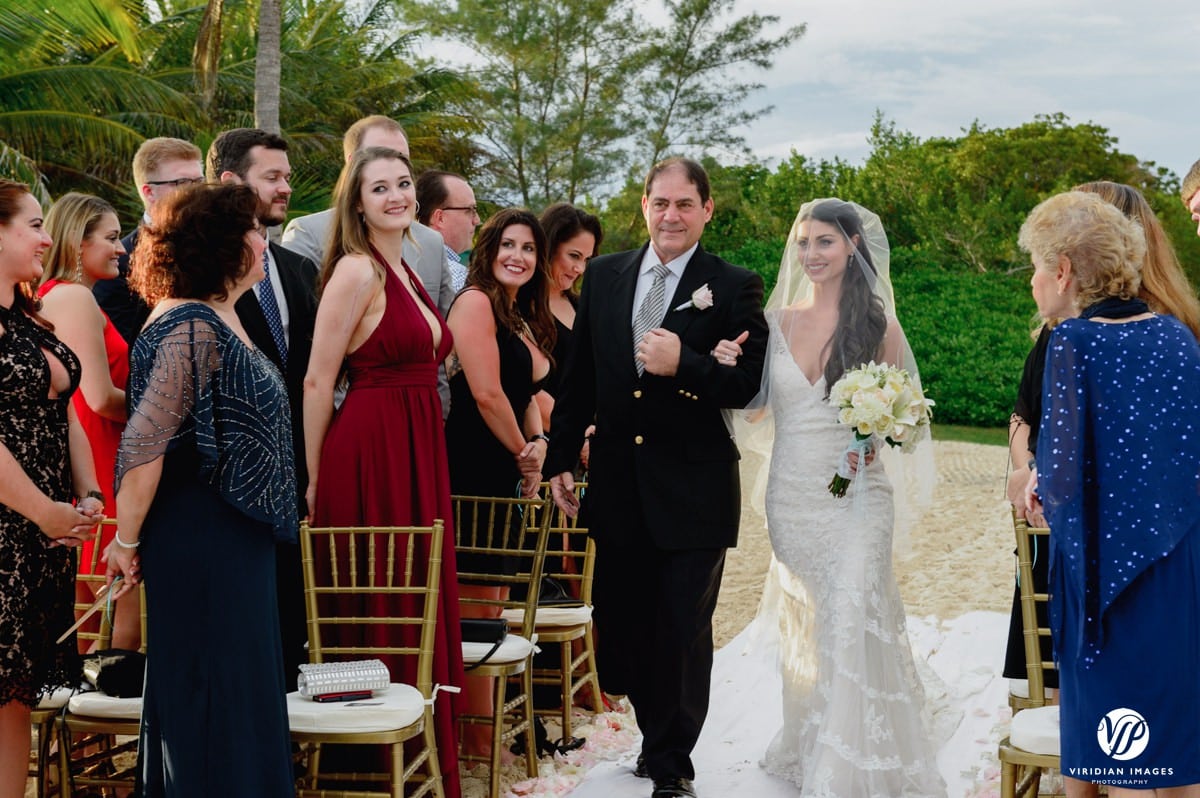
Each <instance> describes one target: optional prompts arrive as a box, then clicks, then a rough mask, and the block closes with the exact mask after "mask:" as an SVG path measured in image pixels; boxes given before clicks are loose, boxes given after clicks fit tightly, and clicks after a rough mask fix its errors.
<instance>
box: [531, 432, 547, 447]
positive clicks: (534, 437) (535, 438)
mask: <svg viewBox="0 0 1200 798" xmlns="http://www.w3.org/2000/svg"><path fill="white" fill-rule="evenodd" d="M534 441H545V442H546V445H547V446H549V445H550V436H549V435H547V434H546V433H544V432H539V433H538V434H537V435H531V436H530V438H529V442H530V443H533V442H534Z"/></svg>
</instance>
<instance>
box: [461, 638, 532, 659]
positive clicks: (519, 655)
mask: <svg viewBox="0 0 1200 798" xmlns="http://www.w3.org/2000/svg"><path fill="white" fill-rule="evenodd" d="M491 650H492V644H491V643H463V644H462V652H463V662H465V663H466V664H468V665H470V664H471V663H473V662H478V661H479V660H481V659H483V658H484V657H485V656H487V653H488V652H489V651H491ZM531 653H533V643H531V642H530V641H529V640H527V639H526V638H524V637H521V636H520V635H508V636H507V637H505V638H504V642H503V643H501V644H500V648H498V649H496V653H495V654H493V655H492V656H491V657H489V658H488V664H491V663H493V662H494V663H501V662H521V661H522V660H524V659H526V658H528V657H529V655H530V654H531Z"/></svg>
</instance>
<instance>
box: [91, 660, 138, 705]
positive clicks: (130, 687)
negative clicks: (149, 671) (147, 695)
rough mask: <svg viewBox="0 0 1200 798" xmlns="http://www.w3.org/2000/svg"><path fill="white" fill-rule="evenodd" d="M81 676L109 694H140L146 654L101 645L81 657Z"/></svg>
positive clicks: (118, 696)
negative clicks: (96, 649) (95, 650)
mask: <svg viewBox="0 0 1200 798" xmlns="http://www.w3.org/2000/svg"><path fill="white" fill-rule="evenodd" d="M83 677H84V678H85V679H87V681H88V682H89V683H90V684H91V685H92V686H93V687H95V688H96V689H97V690H100V691H102V692H104V694H105V695H109V696H112V697H113V698H140V697H141V695H142V686H143V685H144V684H145V682H146V655H145V654H143V653H141V652H140V651H128V650H126V649H123V648H105V649H101V650H100V651H97V652H95V653H92V654H88V655H87V656H86V657H84V658H83Z"/></svg>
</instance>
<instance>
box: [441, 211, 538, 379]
mask: <svg viewBox="0 0 1200 798" xmlns="http://www.w3.org/2000/svg"><path fill="white" fill-rule="evenodd" d="M514 225H523V226H525V227H528V228H529V230H530V232H531V233H533V241H534V245H535V246H536V247H537V268H535V269H534V271H533V277H531V278H530V279H529V282H527V283H525V285H523V286H521V287H520V288H519V289H517V301H516V302H515V303H510V302H509V301H508V295H507V294H506V293H505V292H504V288H503V287H502V286H501V285H500V283H499V282H497V280H496V275H495V274H494V273H493V271H492V266H493V264H494V263H495V261H496V256H497V255H498V254H499V252H500V240H501V239H502V238H503V237H504V231H505V230H506V229H508V228H509V227H512V226H514ZM471 287H474V288H478V289H479V290H480V291H482V292H483V293H485V294H487V297H488V299H489V300H491V303H492V315H494V316H495V317H496V323H497V324H498V325H502V326H504V327H506V328H508V330H510V331H511V332H513V333H515V334H517V335H520V334H521V332H522V330H523V329H524V326H525V325H526V324H528V325H529V329H530V331H531V332H532V333H533V339H534V340H533V342H534V343H535V344H536V345H537V348H538V349H540V350H541V351H542V353H543V354H544V355H546V357H550V352H551V350H552V349H554V341H555V339H556V338H557V335H558V331H557V329H556V328H555V326H554V316H553V314H551V313H550V256H549V253H547V252H546V234H545V233H544V232H542V226H541V225H540V224H539V223H538V219H537V217H536V216H534V215H533V214H532V213H530V212H529V211H527V210H525V209H524V208H505V209H504V210H502V211H499V212H497V213H495V214H493V215H492V216H491V218H489V219H488V220H487V221H486V222H484V224H483V226H482V227H480V228H479V234H478V236H477V237H476V239H475V249H473V250H471V263H470V265H469V266H468V267H467V282H466V285H465V286H464V288H471Z"/></svg>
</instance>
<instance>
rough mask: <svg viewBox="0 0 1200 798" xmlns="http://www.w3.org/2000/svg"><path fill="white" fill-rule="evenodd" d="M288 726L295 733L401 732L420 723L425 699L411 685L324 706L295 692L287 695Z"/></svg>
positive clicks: (377, 691) (398, 686) (394, 687)
mask: <svg viewBox="0 0 1200 798" xmlns="http://www.w3.org/2000/svg"><path fill="white" fill-rule="evenodd" d="M287 710H288V725H289V726H290V727H291V730H292V731H295V732H310V733H321V732H326V733H332V734H352V733H355V732H384V731H394V730H396V729H403V728H404V727H406V726H410V725H412V724H413V723H415V722H416V721H417V720H419V719H420V717H421V715H422V714H423V713H424V712H425V699H424V698H423V697H422V696H421V691H420V690H418V689H417V688H415V687H413V686H412V685H408V684H397V683H396V682H393V683H392V684H391V685H389V686H388V688H387V689H386V690H376V691H375V695H373V696H371V697H370V698H360V699H358V700H355V701H331V702H329V703H327V704H323V703H321V702H320V701H313V700H312V699H311V698H305V697H304V696H302V695H300V693H298V692H292V693H288V695H287Z"/></svg>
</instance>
